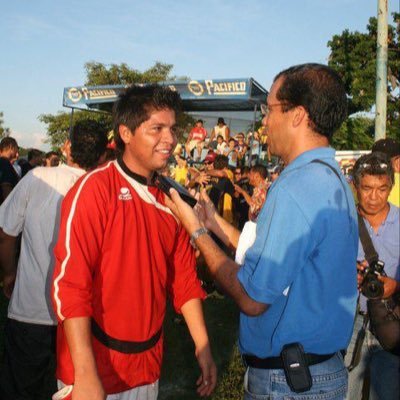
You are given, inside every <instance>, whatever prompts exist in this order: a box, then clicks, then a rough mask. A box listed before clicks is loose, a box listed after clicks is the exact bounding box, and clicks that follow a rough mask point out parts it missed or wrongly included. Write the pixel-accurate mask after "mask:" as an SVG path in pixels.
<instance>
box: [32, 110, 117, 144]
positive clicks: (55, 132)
mask: <svg viewBox="0 0 400 400" xmlns="http://www.w3.org/2000/svg"><path fill="white" fill-rule="evenodd" d="M73 118H74V121H80V120H88V119H93V120H96V121H98V122H100V123H102V124H103V125H104V126H105V127H106V129H108V130H111V129H112V128H111V116H110V115H109V114H106V113H97V112H90V111H76V112H74V117H73ZM39 120H40V121H41V122H43V123H45V124H46V125H47V139H46V142H47V143H50V144H51V146H52V148H53V150H58V149H59V148H60V147H61V146H62V145H63V143H64V142H65V140H66V139H67V138H68V135H69V130H70V123H71V115H70V114H69V113H66V112H59V113H58V114H56V115H52V114H42V115H40V116H39Z"/></svg>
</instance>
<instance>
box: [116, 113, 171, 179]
mask: <svg viewBox="0 0 400 400" xmlns="http://www.w3.org/2000/svg"><path fill="white" fill-rule="evenodd" d="M175 126H176V123H175V111H173V110H171V109H163V110H153V111H151V112H150V116H149V119H148V120H146V121H145V122H143V123H142V124H141V125H140V126H139V127H138V128H137V129H136V130H135V132H130V130H129V129H128V128H126V127H124V126H120V136H121V139H122V140H123V141H124V143H125V149H124V154H123V160H124V162H125V163H126V165H127V166H128V168H130V169H131V170H132V171H134V172H136V173H137V174H139V175H142V176H145V177H147V178H149V177H150V176H151V175H152V173H153V171H156V170H160V169H163V168H165V167H166V165H167V163H168V159H169V157H170V156H171V154H172V152H173V150H174V148H175V146H176V143H177V138H176V133H175ZM125 128H126V129H128V131H127V132H125V133H124V129H125Z"/></svg>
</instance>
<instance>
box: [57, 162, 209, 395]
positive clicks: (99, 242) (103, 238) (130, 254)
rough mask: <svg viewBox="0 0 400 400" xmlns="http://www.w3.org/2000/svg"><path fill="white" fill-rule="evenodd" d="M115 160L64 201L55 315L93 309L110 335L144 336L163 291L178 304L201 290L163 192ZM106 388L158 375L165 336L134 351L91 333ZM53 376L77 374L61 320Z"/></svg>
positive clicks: (151, 329) (157, 317) (156, 324)
mask: <svg viewBox="0 0 400 400" xmlns="http://www.w3.org/2000/svg"><path fill="white" fill-rule="evenodd" d="M143 179H144V178H143V177H139V176H136V177H135V175H134V174H132V173H130V172H129V170H127V168H126V167H125V166H124V164H123V163H121V162H118V161H113V162H110V163H108V164H107V165H105V166H103V167H100V168H98V169H96V170H94V171H92V172H90V173H88V174H86V175H84V176H83V177H82V178H81V179H80V180H79V181H78V182H77V183H76V184H75V185H74V187H73V188H72V189H71V190H70V191H69V193H68V194H67V196H66V197H65V200H64V202H63V204H62V212H61V227H60V233H59V238H58V242H57V245H56V248H55V256H56V265H55V271H54V283H53V289H54V293H53V301H54V307H55V311H56V313H57V317H58V319H59V321H60V322H62V321H64V319H66V318H73V317H82V316H87V317H93V318H94V320H95V321H96V322H97V324H98V325H99V326H100V327H101V328H102V330H103V331H105V332H106V333H107V334H108V335H109V336H112V337H114V338H117V339H119V340H125V341H145V340H148V339H149V338H150V337H152V336H153V335H154V334H155V333H156V332H157V331H158V330H159V329H160V327H161V326H162V323H163V320H164V315H165V308H166V297H167V293H168V294H169V295H170V297H171V299H172V302H173V305H174V307H175V309H176V310H177V311H179V310H180V308H181V306H182V305H183V304H185V303H186V302H187V301H188V300H190V299H193V298H204V292H203V290H202V289H201V286H200V282H199V281H198V279H197V276H196V270H195V257H194V251H193V248H192V247H191V245H190V242H189V236H188V234H187V233H186V231H185V230H184V228H183V227H182V226H181V225H180V224H179V223H178V222H177V220H176V219H175V217H174V216H173V215H172V213H171V212H170V210H169V209H168V208H167V207H166V206H165V203H164V194H163V193H162V192H161V191H159V190H158V189H157V188H155V187H152V186H147V185H146V183H145V181H143ZM92 343H93V351H94V354H95V357H96V361H97V368H98V372H99V375H100V378H101V380H102V383H103V386H104V389H105V391H106V393H108V394H110V393H119V392H122V391H125V390H128V389H130V388H133V387H137V386H140V385H144V384H148V383H152V382H155V381H156V380H157V379H158V378H159V376H160V367H161V361H162V349H163V341H162V338H161V339H160V340H159V341H158V343H157V344H156V345H155V346H154V347H153V348H151V349H149V350H146V351H144V352H142V353H138V354H124V353H120V352H118V351H115V350H111V349H109V348H107V347H105V346H104V345H103V344H101V343H100V342H99V341H98V340H97V339H95V338H93V340H92ZM57 355H58V365H57V377H58V379H60V380H61V381H63V382H64V383H65V384H72V383H73V381H74V368H73V364H72V361H71V357H70V353H69V349H68V345H67V342H66V339H65V334H64V330H63V325H62V323H60V324H59V326H58V337H57Z"/></svg>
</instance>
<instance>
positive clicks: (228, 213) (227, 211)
mask: <svg viewBox="0 0 400 400" xmlns="http://www.w3.org/2000/svg"><path fill="white" fill-rule="evenodd" d="M225 172H226V174H227V176H228V179H229V180H230V181H231V182H232V183H233V172H232V171H231V170H229V169H225ZM223 202H224V203H223V213H222V217H223V218H224V219H225V221H228V222H229V223H230V224H231V223H232V222H233V202H232V196H231V195H230V194H228V193H225V194H224V200H223Z"/></svg>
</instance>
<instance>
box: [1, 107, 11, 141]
mask: <svg viewBox="0 0 400 400" xmlns="http://www.w3.org/2000/svg"><path fill="white" fill-rule="evenodd" d="M3 116H4V114H3V113H2V112H0V139H2V138H3V137H4V136H8V134H9V133H10V129H9V128H5V127H4V126H3V125H4V120H3Z"/></svg>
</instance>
